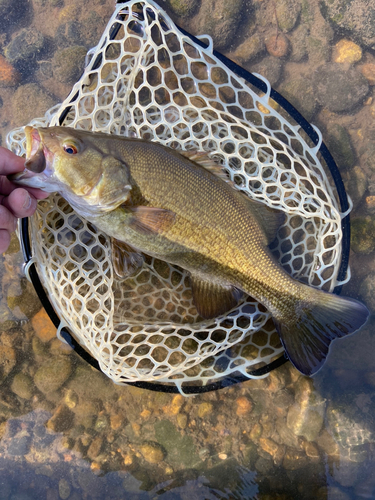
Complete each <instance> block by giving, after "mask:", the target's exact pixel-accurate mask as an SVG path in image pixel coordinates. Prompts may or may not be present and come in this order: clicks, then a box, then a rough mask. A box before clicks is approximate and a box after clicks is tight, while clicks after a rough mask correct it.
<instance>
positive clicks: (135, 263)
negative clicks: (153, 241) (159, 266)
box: [111, 238, 144, 278]
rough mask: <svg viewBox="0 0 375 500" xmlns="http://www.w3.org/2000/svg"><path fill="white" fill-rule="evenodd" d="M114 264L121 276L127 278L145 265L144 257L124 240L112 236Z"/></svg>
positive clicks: (118, 274)
mask: <svg viewBox="0 0 375 500" xmlns="http://www.w3.org/2000/svg"><path fill="white" fill-rule="evenodd" d="M111 249H112V264H113V269H114V270H115V273H116V274H117V276H118V277H119V278H127V277H128V276H131V275H132V274H134V273H135V272H136V271H138V269H139V268H140V267H142V265H143V261H144V257H143V255H142V254H140V253H139V252H137V250H135V249H134V248H132V247H131V246H129V245H128V244H127V243H124V242H123V241H119V240H116V238H111Z"/></svg>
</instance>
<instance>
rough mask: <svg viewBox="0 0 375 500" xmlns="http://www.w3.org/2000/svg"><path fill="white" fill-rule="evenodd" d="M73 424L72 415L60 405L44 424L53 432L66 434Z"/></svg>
mask: <svg viewBox="0 0 375 500" xmlns="http://www.w3.org/2000/svg"><path fill="white" fill-rule="evenodd" d="M73 423H74V413H73V412H72V411H71V410H69V408H68V407H67V406H66V405H64V404H61V405H59V406H58V407H57V408H56V411H55V413H54V414H53V416H52V417H51V418H50V419H49V420H48V422H47V423H46V427H47V429H49V430H50V431H53V432H66V431H68V430H70V429H71V428H72V427H73Z"/></svg>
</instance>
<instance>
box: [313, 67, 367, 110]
mask: <svg viewBox="0 0 375 500" xmlns="http://www.w3.org/2000/svg"><path fill="white" fill-rule="evenodd" d="M313 86H314V91H315V94H316V98H317V100H318V102H319V103H320V104H321V105H322V106H324V107H325V108H327V109H328V110H329V111H333V112H335V113H339V112H343V111H350V110H351V109H353V108H354V107H355V106H357V105H358V104H360V103H361V102H362V101H363V100H364V98H365V97H366V95H367V93H368V90H369V87H368V83H367V80H366V78H365V77H364V76H363V75H362V73H360V72H359V71H358V70H357V69H356V68H353V67H351V68H349V69H344V68H343V67H342V65H341V64H337V63H333V64H326V65H323V66H320V67H319V68H317V70H316V71H315V74H314V76H313Z"/></svg>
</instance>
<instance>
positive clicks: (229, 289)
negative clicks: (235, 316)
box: [190, 275, 242, 319]
mask: <svg viewBox="0 0 375 500" xmlns="http://www.w3.org/2000/svg"><path fill="white" fill-rule="evenodd" d="M190 282H191V289H192V292H193V301H194V304H195V307H196V308H197V311H198V313H199V315H200V316H202V318H204V319H212V318H217V317H218V316H221V315H223V314H225V313H226V312H228V311H230V310H231V309H233V307H236V305H237V304H238V302H239V300H240V299H241V297H242V291H241V290H239V289H238V288H236V287H234V286H231V285H228V286H227V285H219V284H217V283H212V282H210V281H207V280H202V279H201V278H200V277H198V276H195V275H194V276H193V275H192V276H191V277H190Z"/></svg>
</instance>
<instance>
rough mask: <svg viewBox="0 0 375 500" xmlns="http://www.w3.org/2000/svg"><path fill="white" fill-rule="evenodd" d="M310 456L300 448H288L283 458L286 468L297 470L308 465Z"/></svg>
mask: <svg viewBox="0 0 375 500" xmlns="http://www.w3.org/2000/svg"><path fill="white" fill-rule="evenodd" d="M307 464H308V458H307V457H306V455H305V454H304V453H303V452H302V451H299V450H292V449H288V450H287V451H286V452H285V455H284V458H283V467H284V469H286V470H297V469H301V468H303V467H306V465H307Z"/></svg>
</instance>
